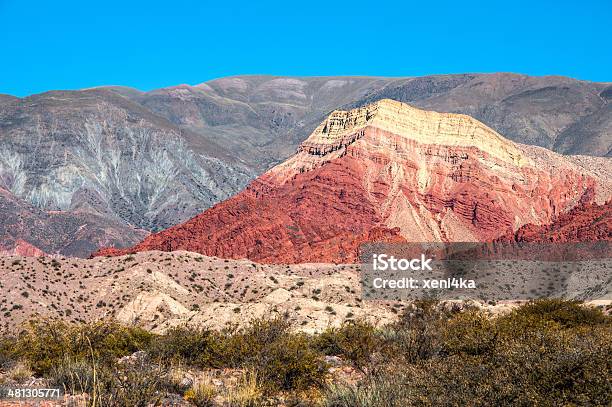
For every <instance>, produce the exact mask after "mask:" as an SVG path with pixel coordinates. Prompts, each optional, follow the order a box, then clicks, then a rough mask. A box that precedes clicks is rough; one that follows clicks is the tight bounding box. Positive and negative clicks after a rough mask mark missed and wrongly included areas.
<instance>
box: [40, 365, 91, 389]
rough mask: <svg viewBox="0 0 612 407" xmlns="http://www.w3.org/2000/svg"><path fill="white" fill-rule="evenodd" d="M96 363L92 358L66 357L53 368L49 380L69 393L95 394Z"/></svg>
mask: <svg viewBox="0 0 612 407" xmlns="http://www.w3.org/2000/svg"><path fill="white" fill-rule="evenodd" d="M94 370H95V369H94V363H93V362H92V361H91V360H73V359H72V358H70V357H66V358H65V359H64V360H63V361H62V362H61V363H59V364H58V365H55V366H53V367H52V368H51V371H50V372H49V381H50V383H51V384H52V385H53V386H54V387H60V388H62V389H63V390H64V392H65V393H67V394H83V393H87V394H93V392H94V385H95V381H94V378H95V374H94Z"/></svg>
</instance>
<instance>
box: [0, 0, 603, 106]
mask: <svg viewBox="0 0 612 407" xmlns="http://www.w3.org/2000/svg"><path fill="white" fill-rule="evenodd" d="M611 21H612V0H582V1H565V0H559V1H548V0H546V1H539V0H530V1H514V2H513V1H496V0H489V1H461V0H456V1H444V0H438V1H426V0H422V1H418V2H415V1H408V0H405V1H384V0H379V1H374V0H370V1H367V2H366V1H360V0H353V1H344V0H343V1H332V0H327V1H319V0H311V1H291V0H287V1H265V0H262V1H258V0H251V1H241V0H234V1H231V0H219V1H216V2H208V1H205V0H201V1H186V0H164V1H157V0H149V1H131V0H122V1H116V0H81V1H62V0H56V1H52V0H45V1H28V0H0V93H9V94H14V95H18V96H23V95H28V94H32V93H38V92H43V91H46V90H51V89H76V88H84V87H92V86H98V85H107V84H116V85H126V86H132V87H136V88H138V89H142V90H150V89H154V88H158V87H163V86H170V85H176V84H181V83H188V84H197V83H200V82H203V81H206V80H209V79H212V78H216V77H221V76H228V75H238V74H275V75H377V76H415V75H427V74H438V73H458V72H495V71H506V72H519V73H526V74H532V75H549V74H555V75H567V76H572V77H575V78H579V79H587V80H594V81H612V45H611V44H612V34H611V32H612V31H611V29H610V23H611Z"/></svg>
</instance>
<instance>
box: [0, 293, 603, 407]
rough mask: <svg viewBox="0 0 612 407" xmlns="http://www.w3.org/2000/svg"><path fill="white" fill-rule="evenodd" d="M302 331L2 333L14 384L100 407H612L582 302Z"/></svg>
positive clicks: (75, 327)
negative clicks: (35, 381) (40, 386)
mask: <svg viewBox="0 0 612 407" xmlns="http://www.w3.org/2000/svg"><path fill="white" fill-rule="evenodd" d="M294 328H295V327H293V326H292V325H291V324H290V323H289V322H288V321H287V320H286V319H285V318H274V319H257V320H253V321H252V322H251V323H250V324H249V325H248V326H246V327H242V328H239V327H235V326H232V327H227V328H226V329H223V330H203V329H195V328H193V327H186V326H184V327H176V328H173V329H170V330H169V331H167V332H166V333H165V334H163V335H156V334H151V333H149V332H147V331H145V330H142V329H140V328H137V327H126V326H122V325H119V324H117V323H115V322H109V321H101V322H95V323H80V324H71V323H65V322H61V321H58V320H34V321H31V322H30V323H29V324H28V326H27V327H25V328H24V330H23V331H22V332H21V333H19V334H17V335H13V336H8V335H5V336H3V337H2V339H1V340H0V369H1V373H0V385H7V384H14V383H19V382H20V381H24V380H28V379H31V377H32V376H33V377H36V378H41V379H40V380H44V381H46V384H48V385H49V386H57V387H61V388H63V389H64V391H65V392H66V393H67V394H71V395H74V396H75V397H76V396H82V395H84V394H86V395H87V396H86V397H84V398H82V400H81V401H82V403H83V405H88V406H147V405H161V404H166V405H168V403H169V402H171V401H172V400H174V402H175V404H174V405H185V406H188V405H195V406H274V405H286V406H291V405H294V406H327V407H344V406H346V407H354V406H407V405H415V406H425V405H449V406H450V405H468V406H490V405H500V406H504V405H508V406H510V405H513V406H514V405H525V406H527V405H543V406H548V405H550V406H553V405H555V406H556V405H601V406H607V405H610V404H611V403H612V396H611V395H612V363H611V360H610V355H611V354H612V341H611V338H612V318H611V317H609V316H606V315H605V314H604V313H603V312H602V311H601V310H600V309H597V308H592V307H587V306H585V305H583V304H580V303H578V302H569V301H561V300H539V301H534V302H530V303H527V304H524V305H522V306H520V307H517V308H516V309H514V310H513V311H510V312H509V313H506V314H503V315H499V316H491V315H488V314H485V313H484V312H483V311H481V310H478V309H473V308H465V307H459V306H455V307H452V306H451V307H449V306H443V305H442V304H439V303H436V302H433V301H421V302H418V303H414V304H412V305H411V306H408V307H406V311H405V312H404V314H403V315H401V316H400V318H399V319H398V321H397V322H396V323H394V324H390V325H386V326H382V327H375V326H373V325H371V324H368V323H365V322H361V321H358V320H357V321H350V322H347V323H345V324H344V325H342V326H341V327H339V328H330V329H328V330H326V331H324V332H321V333H318V334H306V333H301V332H298V331H296V330H295V329H294ZM2 382H4V383H2ZM176 403H179V404H176Z"/></svg>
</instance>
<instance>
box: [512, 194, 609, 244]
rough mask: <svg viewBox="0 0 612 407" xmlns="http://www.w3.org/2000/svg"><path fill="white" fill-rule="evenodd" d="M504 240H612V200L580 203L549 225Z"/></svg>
mask: <svg viewBox="0 0 612 407" xmlns="http://www.w3.org/2000/svg"><path fill="white" fill-rule="evenodd" d="M500 240H506V241H515V242H559V243H568V242H569V243H576V242H592V241H602V240H604V241H612V201H608V202H606V203H605V204H602V205H597V204H594V203H583V204H580V205H578V206H576V207H575V208H573V209H572V210H570V211H569V212H566V213H563V214H561V215H560V216H559V217H558V218H557V219H555V220H554V221H553V222H552V223H550V224H548V225H533V224H528V225H524V226H521V227H520V228H519V229H518V230H517V231H516V232H514V233H511V234H509V235H507V236H505V237H504V238H502V239H500Z"/></svg>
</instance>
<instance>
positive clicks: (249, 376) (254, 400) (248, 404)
mask: <svg viewBox="0 0 612 407" xmlns="http://www.w3.org/2000/svg"><path fill="white" fill-rule="evenodd" d="M224 398H225V400H226V404H227V406H228V407H256V406H258V405H260V404H261V401H262V399H263V394H262V391H261V388H260V385H259V380H258V379H257V374H256V373H255V372H254V371H253V370H250V371H248V372H245V373H244V374H243V375H242V376H241V377H240V381H239V382H238V384H237V385H236V386H235V387H231V388H228V389H226V391H225V394H224Z"/></svg>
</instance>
